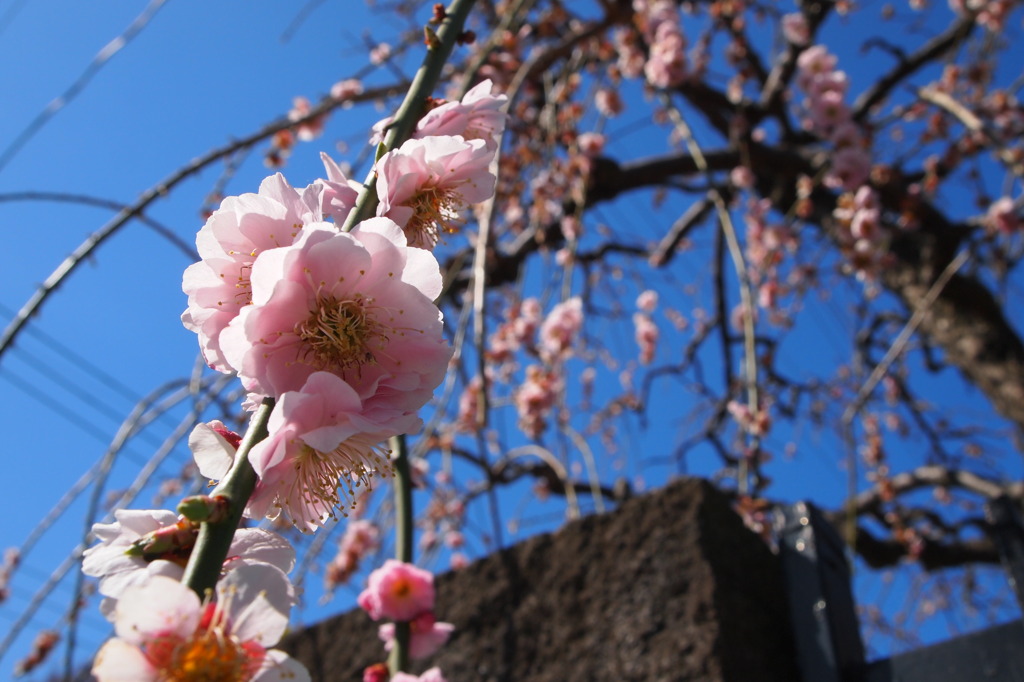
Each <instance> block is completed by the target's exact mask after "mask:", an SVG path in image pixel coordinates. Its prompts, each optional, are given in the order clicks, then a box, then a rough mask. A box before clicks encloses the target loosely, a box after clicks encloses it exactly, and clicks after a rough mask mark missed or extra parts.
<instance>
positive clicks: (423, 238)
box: [405, 185, 464, 248]
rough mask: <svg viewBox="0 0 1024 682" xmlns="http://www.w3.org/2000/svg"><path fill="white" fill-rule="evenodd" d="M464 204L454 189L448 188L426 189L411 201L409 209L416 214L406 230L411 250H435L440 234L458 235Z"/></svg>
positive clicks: (435, 187)
mask: <svg viewBox="0 0 1024 682" xmlns="http://www.w3.org/2000/svg"><path fill="white" fill-rule="evenodd" d="M463 203H464V202H463V201H462V196H461V195H460V194H459V193H458V192H456V191H455V190H454V189H451V188H445V187H438V186H436V185H435V186H433V187H429V186H428V187H423V188H422V189H420V191H419V192H417V193H416V194H415V195H413V197H412V198H411V199H410V200H409V202H408V203H407V204H405V205H406V206H408V207H409V208H411V209H412V210H413V215H412V217H411V218H409V222H408V224H406V226H405V235H406V238H407V239H408V240H409V245H410V246H416V247H420V248H433V247H434V245H435V244H437V240H438V237H439V235H440V231H441V230H444V231H445V232H455V227H454V225H453V223H454V221H455V220H457V219H458V217H459V208H460V207H461V206H462V204H463Z"/></svg>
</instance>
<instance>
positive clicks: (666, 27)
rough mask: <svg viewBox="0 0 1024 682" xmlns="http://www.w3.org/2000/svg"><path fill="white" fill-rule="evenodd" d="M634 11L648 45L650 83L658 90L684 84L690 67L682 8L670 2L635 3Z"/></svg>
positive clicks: (646, 67)
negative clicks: (687, 59) (680, 11)
mask: <svg viewBox="0 0 1024 682" xmlns="http://www.w3.org/2000/svg"><path fill="white" fill-rule="evenodd" d="M633 9H634V11H636V17H637V22H638V23H639V28H640V30H641V33H642V35H643V37H644V41H645V42H646V43H647V49H648V53H647V61H646V62H645V63H644V75H645V76H646V77H647V82H648V83H650V84H651V85H653V86H654V87H656V88H671V87H675V86H677V85H679V84H681V83H682V82H683V81H685V80H686V77H687V66H686V36H685V35H683V27H682V18H681V17H680V15H679V6H678V5H677V4H676V3H675V2H672V1H671V0H633Z"/></svg>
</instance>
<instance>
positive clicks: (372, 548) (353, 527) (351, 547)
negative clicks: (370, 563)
mask: <svg viewBox="0 0 1024 682" xmlns="http://www.w3.org/2000/svg"><path fill="white" fill-rule="evenodd" d="M378 549H380V530H378V528H377V526H376V524H374V523H373V522H372V521H369V520H367V519H354V520H352V521H350V522H349V524H348V525H347V526H346V527H345V534H344V535H342V536H341V542H340V543H338V554H337V555H336V556H335V557H334V558H333V559H331V562H330V563H329V564H327V568H325V569H324V583H325V584H326V587H327V590H328V592H330V591H333V590H334V588H335V587H337V586H338V585H342V584H344V583H347V582H348V581H349V579H350V578H351V577H352V575H353V574H355V572H356V571H358V570H359V565H360V564H361V563H362V561H363V559H364V558H365V557H367V556H368V555H370V554H372V553H373V552H376V551H377V550H378Z"/></svg>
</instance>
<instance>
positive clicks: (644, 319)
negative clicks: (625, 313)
mask: <svg viewBox="0 0 1024 682" xmlns="http://www.w3.org/2000/svg"><path fill="white" fill-rule="evenodd" d="M633 326H634V328H635V337H636V343H637V345H638V346H640V364H642V365H649V364H651V362H652V361H653V360H654V353H655V351H656V350H657V347H658V325H656V324H655V323H654V320H652V319H651V316H650V315H648V314H647V313H642V312H641V313H634V314H633Z"/></svg>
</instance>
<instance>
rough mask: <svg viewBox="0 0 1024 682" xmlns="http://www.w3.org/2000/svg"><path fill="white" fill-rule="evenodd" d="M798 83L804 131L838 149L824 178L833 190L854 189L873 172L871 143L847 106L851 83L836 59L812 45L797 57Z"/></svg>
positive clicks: (825, 50)
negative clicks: (823, 139) (837, 65)
mask: <svg viewBox="0 0 1024 682" xmlns="http://www.w3.org/2000/svg"><path fill="white" fill-rule="evenodd" d="M796 79H797V84H798V85H799V86H800V89H801V90H803V91H804V93H805V94H806V95H807V97H806V98H805V99H804V101H803V109H804V112H805V113H806V116H805V118H804V128H806V129H807V130H809V131H811V132H812V133H815V134H816V135H820V136H822V137H825V138H827V139H828V140H829V141H830V142H831V143H832V145H833V146H834V147H835V150H836V151H835V154H833V155H832V159H831V166H830V167H829V171H828V174H827V175H826V176H825V184H827V185H828V186H830V187H836V188H843V189H846V190H850V191H852V190H855V189H857V188H858V187H860V186H861V185H862V184H864V182H865V181H866V180H867V178H868V175H869V174H870V173H871V154H870V152H869V150H868V141H867V139H866V137H865V135H864V133H863V131H862V130H861V128H860V126H858V125H857V123H856V122H854V120H853V118H852V115H851V111H850V108H849V106H847V104H846V101H845V100H846V91H847V88H848V87H849V81H848V79H847V77H846V73H845V72H844V71H839V70H837V69H836V57H835V55H833V54H831V53H830V52H829V51H828V49H826V48H825V47H824V46H822V45H812V46H811V47H809V48H807V49H806V50H804V51H803V52H801V53H800V56H799V57H797V77H796Z"/></svg>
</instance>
